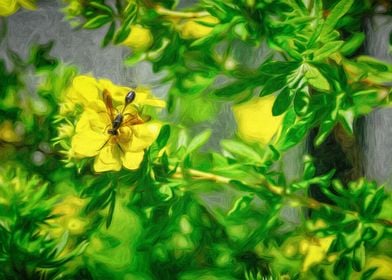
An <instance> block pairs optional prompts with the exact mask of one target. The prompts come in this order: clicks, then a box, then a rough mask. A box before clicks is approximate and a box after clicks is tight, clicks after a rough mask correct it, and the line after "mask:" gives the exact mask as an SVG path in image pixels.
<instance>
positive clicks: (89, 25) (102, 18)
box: [83, 15, 112, 29]
mask: <svg viewBox="0 0 392 280" xmlns="http://www.w3.org/2000/svg"><path fill="white" fill-rule="evenodd" d="M111 21H112V17H111V16H108V15H99V16H96V17H94V18H92V19H90V20H89V21H87V22H86V23H85V24H84V25H83V28H86V29H96V28H99V27H101V26H103V25H105V24H107V23H108V22H111Z"/></svg>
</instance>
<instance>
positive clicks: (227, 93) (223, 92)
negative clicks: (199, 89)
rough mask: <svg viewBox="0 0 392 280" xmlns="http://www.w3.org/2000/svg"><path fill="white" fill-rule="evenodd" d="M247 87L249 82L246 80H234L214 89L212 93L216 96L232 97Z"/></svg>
mask: <svg viewBox="0 0 392 280" xmlns="http://www.w3.org/2000/svg"><path fill="white" fill-rule="evenodd" d="M248 88H249V84H248V83H247V82H246V81H243V80H241V81H236V82H234V83H231V84H229V85H227V86H224V87H222V88H219V89H217V90H215V91H214V93H213V94H214V95H215V96H217V97H224V98H232V97H234V96H236V95H238V94H240V93H242V92H244V91H245V90H247V89H248Z"/></svg>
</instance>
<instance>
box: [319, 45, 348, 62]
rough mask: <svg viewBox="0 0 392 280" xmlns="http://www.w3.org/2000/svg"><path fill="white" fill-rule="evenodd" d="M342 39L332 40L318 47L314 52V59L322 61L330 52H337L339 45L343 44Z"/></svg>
mask: <svg viewBox="0 0 392 280" xmlns="http://www.w3.org/2000/svg"><path fill="white" fill-rule="evenodd" d="M343 43H344V41H333V42H328V43H326V44H324V46H322V47H321V48H320V49H318V50H316V51H315V52H314V58H313V60H314V61H322V60H324V59H326V58H328V57H329V56H330V55H331V54H334V53H335V52H337V51H338V50H339V49H340V48H341V46H342V45H343Z"/></svg>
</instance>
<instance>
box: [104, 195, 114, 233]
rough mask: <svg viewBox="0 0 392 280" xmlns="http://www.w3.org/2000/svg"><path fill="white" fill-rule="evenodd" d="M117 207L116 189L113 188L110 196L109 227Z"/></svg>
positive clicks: (107, 219)
mask: <svg viewBox="0 0 392 280" xmlns="http://www.w3.org/2000/svg"><path fill="white" fill-rule="evenodd" d="M115 207H116V191H115V190H113V191H112V193H111V196H110V205H109V211H108V215H107V217H106V228H109V227H110V224H111V223H112V220H113V213H114V208H115Z"/></svg>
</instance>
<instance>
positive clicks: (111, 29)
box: [102, 21, 116, 47]
mask: <svg viewBox="0 0 392 280" xmlns="http://www.w3.org/2000/svg"><path fill="white" fill-rule="evenodd" d="M115 29H116V23H115V22H114V21H113V22H112V23H111V24H110V27H109V29H108V31H107V32H106V35H105V37H104V38H103V41H102V47H106V46H107V45H108V44H109V43H110V41H112V40H113V37H114V31H115Z"/></svg>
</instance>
